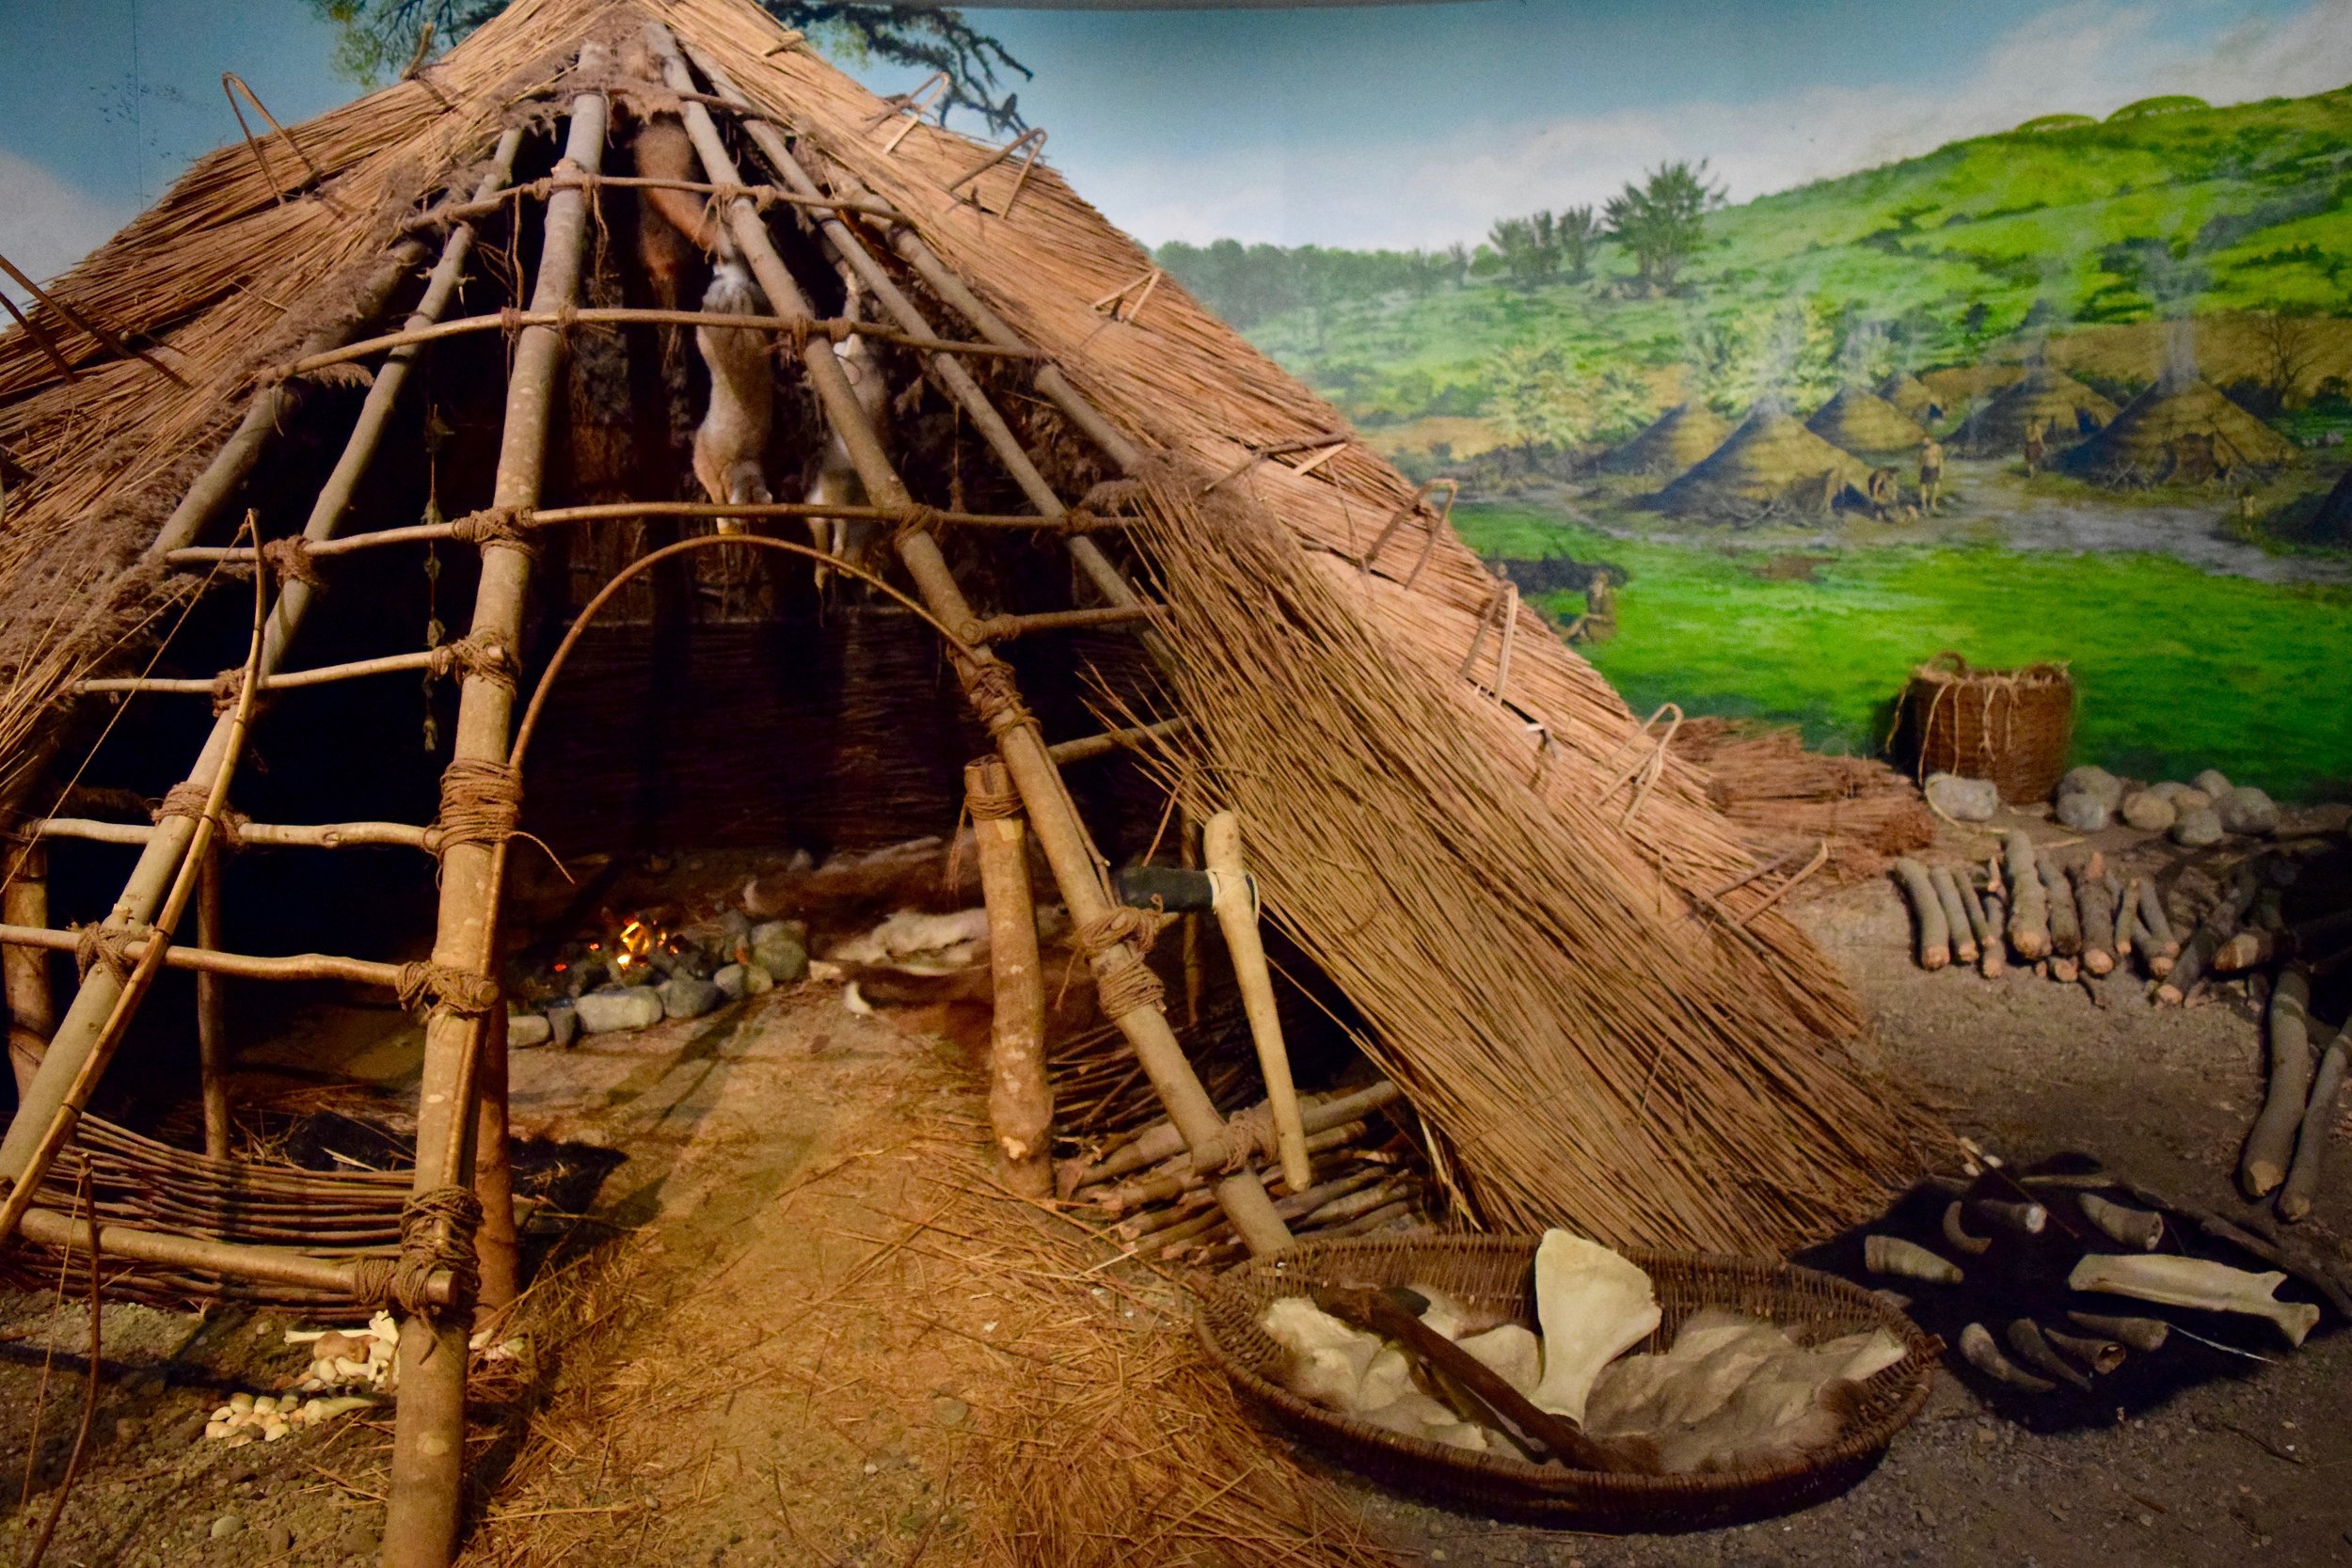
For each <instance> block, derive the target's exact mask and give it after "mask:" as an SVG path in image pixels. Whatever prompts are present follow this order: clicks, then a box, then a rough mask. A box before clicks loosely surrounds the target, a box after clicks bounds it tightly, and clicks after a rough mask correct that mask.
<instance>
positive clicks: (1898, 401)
mask: <svg viewBox="0 0 2352 1568" xmlns="http://www.w3.org/2000/svg"><path fill="white" fill-rule="evenodd" d="M1879 396H1880V397H1882V398H1883V399H1885V400H1886V401H1887V403H1889V404H1892V405H1893V406H1894V407H1895V409H1896V411H1897V412H1899V413H1900V414H1901V415H1902V416H1903V417H1904V418H1905V419H1910V420H1917V421H1918V422H1919V423H1921V424H1927V423H1929V422H1930V421H1931V420H1940V419H1942V418H1943V417H1944V401H1943V400H1942V399H1941V398H1939V397H1937V396H1936V395H1935V388H1932V387H1930V386H1929V385H1928V384H1927V383H1926V382H1924V381H1922V380H1920V379H1919V378H1918V377H1917V376H1915V375H1914V374H1912V373H1911V372H1909V371H1897V372H1895V373H1894V374H1893V375H1890V376H1888V377H1887V378H1886V379H1885V380H1884V381H1882V382H1880V383H1879Z"/></svg>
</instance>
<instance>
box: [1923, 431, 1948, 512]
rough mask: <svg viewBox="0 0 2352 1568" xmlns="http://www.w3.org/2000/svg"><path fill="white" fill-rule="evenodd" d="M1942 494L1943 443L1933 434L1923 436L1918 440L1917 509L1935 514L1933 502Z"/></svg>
mask: <svg viewBox="0 0 2352 1568" xmlns="http://www.w3.org/2000/svg"><path fill="white" fill-rule="evenodd" d="M1943 494H1944V444H1943V443H1942V442H1940V441H1938V440H1937V439H1936V438H1935V437H1934V436H1924V437H1922V438H1921V439H1920V442H1919V510H1920V511H1922V512H1924V513H1926V514H1927V515H1929V516H1931V517H1932V516H1934V515H1935V503H1936V502H1937V500H1938V499H1941V498H1942V496H1943Z"/></svg>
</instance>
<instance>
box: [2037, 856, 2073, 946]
mask: <svg viewBox="0 0 2352 1568" xmlns="http://www.w3.org/2000/svg"><path fill="white" fill-rule="evenodd" d="M2038 869H2039V870H2040V871H2041V873H2042V894H2043V895H2044V896H2045V897H2046V898H2047V899H2048V900H2049V914H2048V919H2049V922H2050V951H2051V952H2053V953H2055V954H2057V955H2058V957H2060V958H2073V957H2074V956H2075V955H2076V954H2078V953H2080V952H2081V951H2082V950H2083V927H2082V917H2081V914H2080V912H2079V911H2076V909H2075V908H2074V883H2073V882H2072V881H2070V880H2069V879H2067V875H2066V868H2065V867H2064V866H2062V865H2060V864H2058V863H2057V862H2056V861H2043V862H2042V863H2041V864H2040V866H2039V867H2038Z"/></svg>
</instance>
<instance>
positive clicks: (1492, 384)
mask: <svg viewBox="0 0 2352 1568" xmlns="http://www.w3.org/2000/svg"><path fill="white" fill-rule="evenodd" d="M1655 405H1656V400H1655V398H1653V397H1652V395H1651V393H1650V389H1649V387H1648V384H1647V383H1645V382H1644V381H1643V380H1642V378H1641V377H1640V376H1638V375H1636V374H1634V373H1633V372H1631V371H1629V370H1626V369H1625V368H1624V367H1622V366H1620V365H1616V364H1609V365H1605V366H1603V367H1602V368H1600V369H1598V370H1595V369H1593V368H1592V367H1591V366H1589V365H1586V364H1583V363H1581V362H1580V361H1579V360H1577V359H1576V358H1575V357H1573V356H1571V355H1569V353H1568V352H1567V351H1566V350H1565V348H1563V347H1561V346H1560V345H1559V344H1557V343H1536V342H1532V341H1531V342H1519V343H1512V344H1509V345H1507V346H1505V347H1504V348H1503V349H1502V351H1501V352H1499V353H1497V354H1496V355H1495V356H1494V358H1493V359H1492V360H1490V361H1489V362H1488V364H1487V366H1486V413H1487V416H1488V417H1489V418H1490V419H1492V420H1494V421H1495V425H1496V428H1497V431H1498V432H1499V434H1501V436H1502V438H1503V440H1504V441H1505V442H1506V443H1508V444H1509V445H1511V446H1514V447H1517V448H1518V449H1519V450H1520V451H1523V452H1525V453H1527V454H1528V455H1529V456H1530V457H1533V456H1534V455H1535V454H1536V453H1537V452H1538V451H1544V450H1547V449H1549V450H1550V451H1569V450H1571V449H1573V448H1576V447H1580V446H1582V445H1584V444H1586V443H1588V442H1593V441H1607V440H1612V439H1614V438H1615V437H1617V436H1625V435H1629V434H1631V433H1632V432H1633V431H1634V430H1636V429H1638V428H1640V427H1641V426H1642V425H1643V424H1645V423H1646V422H1648V420H1649V418H1650V416H1651V415H1652V414H1654V413H1655V412H1656V406H1655Z"/></svg>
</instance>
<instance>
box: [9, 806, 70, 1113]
mask: <svg viewBox="0 0 2352 1568" xmlns="http://www.w3.org/2000/svg"><path fill="white" fill-rule="evenodd" d="M15 862H16V863H15V865H14V867H13V868H12V874H11V875H10V876H9V878H8V886H7V887H6V888H5V889H0V920H5V921H6V922H7V923H8V925H11V926H46V925H48V924H49V852H48V851H47V850H46V849H44V848H42V847H40V845H39V844H28V845H25V846H24V847H23V848H21V849H19V850H17V851H16V854H15ZM49 964H50V958H49V955H48V953H47V952H46V951H44V950H43V949H41V948H39V947H19V946H8V947H0V985H5V987H6V988H7V993H8V1065H9V1066H10V1067H11V1068H13V1069H15V1072H16V1089H17V1093H18V1094H19V1095H22V1094H23V1093H24V1085H27V1084H29V1083H31V1082H32V1081H33V1074H34V1072H35V1071H36V1070H37V1069H39V1068H40V1058H41V1053H43V1052H45V1051H47V1050H48V1049H49V1035H50V1032H51V1031H52V1030H54V1029H55V1028H56V1026H57V1004H56V996H55V995H54V994H53V993H52V992H51V990H50V989H49Z"/></svg>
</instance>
